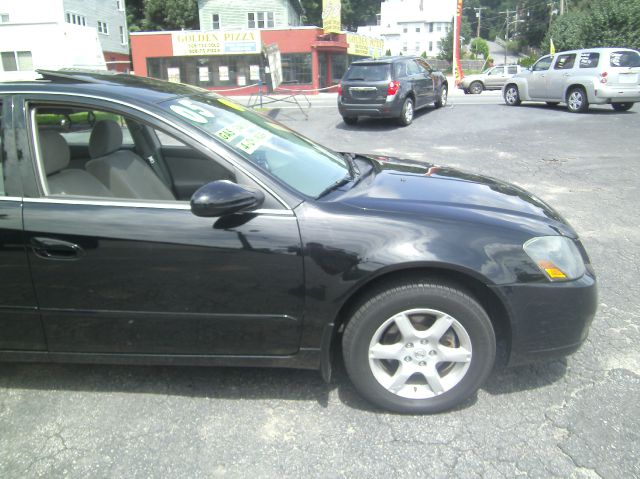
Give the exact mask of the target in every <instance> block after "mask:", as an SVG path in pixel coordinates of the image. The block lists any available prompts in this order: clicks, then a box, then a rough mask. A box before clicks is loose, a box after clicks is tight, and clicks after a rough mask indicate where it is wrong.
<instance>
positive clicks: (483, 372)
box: [342, 280, 496, 414]
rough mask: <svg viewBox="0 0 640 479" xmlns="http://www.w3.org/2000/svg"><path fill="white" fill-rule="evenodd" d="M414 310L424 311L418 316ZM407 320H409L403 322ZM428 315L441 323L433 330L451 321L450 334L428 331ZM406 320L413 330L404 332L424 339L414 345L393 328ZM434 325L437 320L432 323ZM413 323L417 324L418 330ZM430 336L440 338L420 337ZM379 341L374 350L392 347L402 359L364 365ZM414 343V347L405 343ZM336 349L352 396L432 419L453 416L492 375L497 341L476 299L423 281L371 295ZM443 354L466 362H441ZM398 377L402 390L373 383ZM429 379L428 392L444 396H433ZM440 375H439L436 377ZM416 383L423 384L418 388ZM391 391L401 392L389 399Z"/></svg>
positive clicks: (376, 361) (368, 362) (452, 287)
mask: <svg viewBox="0 0 640 479" xmlns="http://www.w3.org/2000/svg"><path fill="white" fill-rule="evenodd" d="M418 309H422V310H423V311H421V312H420V313H416V312H415V311H416V310H418ZM424 310H428V312H425V311H424ZM408 311H409V312H408ZM406 312H408V314H407V316H403V315H402V314H401V313H406ZM431 313H433V314H436V313H438V314H442V315H443V316H442V317H440V318H439V319H436V320H435V321H436V322H437V321H439V320H440V319H442V318H445V321H448V319H446V318H453V322H452V323H451V326H450V327H449V329H444V328H446V327H448V326H447V324H448V323H447V322H445V323H444V327H443V328H433V329H431V330H430V329H429V328H430V327H431V326H430V325H429V322H428V321H429V314H431ZM411 315H414V316H413V317H412V316H411ZM447 315H448V316H447ZM405 317H406V318H410V319H409V321H410V324H411V326H412V328H413V327H414V326H415V328H413V329H411V328H409V331H414V332H417V334H421V335H423V336H422V337H423V339H420V337H418V336H416V337H415V338H417V339H415V338H414V339H411V338H412V336H411V335H410V334H408V335H406V336H405V335H403V334H402V333H400V329H399V327H398V326H397V323H396V322H395V321H396V320H397V318H401V319H400V320H399V321H402V318H405ZM434 317H435V318H438V316H437V315H436V316H434ZM390 321H391V323H389V322H390ZM419 321H422V322H423V323H422V325H421V323H420V322H419ZM389 324H390V325H389ZM403 324H406V323H403ZM433 324H435V322H434V323H433ZM433 324H431V325H433ZM441 324H442V323H441ZM385 328H386V329H385ZM393 328H395V335H396V336H395V339H396V341H393V338H391V342H389V338H388V335H389V334H394V333H393ZM420 328H422V330H420ZM436 329H439V330H441V331H444V333H439V332H438V333H432V335H431V336H428V337H429V339H424V335H429V331H435V330H436ZM380 331H383V333H380ZM381 334H382V335H381ZM465 334H466V337H465ZM378 337H380V338H381V339H380V342H379V343H376V344H375V345H374V347H380V348H384V347H385V346H387V345H391V346H392V348H393V346H395V345H396V344H397V345H398V346H397V347H396V348H394V353H393V354H394V355H395V354H399V356H400V357H401V358H404V359H389V360H387V359H370V358H369V356H370V354H374V349H373V348H371V345H372V343H373V342H375V341H378V339H377V338H378ZM445 337H446V338H445ZM456 338H457V341H458V347H455V348H454V347H452V345H454V346H455V344H456ZM445 339H446V341H449V342H448V344H449V346H448V347H447V343H442V341H444V340H445ZM383 340H384V343H383V342H382V341H383ZM412 340H413V341H415V345H414V344H412V343H405V342H406V341H412ZM463 345H467V346H466V347H467V348H468V349H459V348H461V347H463ZM398 348H400V349H398ZM407 348H411V349H407ZM419 348H420V349H419ZM441 348H444V349H442V350H441ZM342 349H343V356H344V362H345V366H346V369H347V373H348V374H349V377H350V378H351V381H352V382H353V384H354V386H355V387H356V389H357V390H358V392H360V394H361V395H362V396H363V397H365V398H366V399H367V400H369V401H370V402H372V403H374V404H376V405H378V406H380V407H382V408H384V409H388V410H391V411H395V412H400V413H411V414H417V413H418V414H419V413H427V414H430V413H437V412H442V411H445V410H448V409H451V408H453V407H455V406H456V405H458V404H460V403H461V402H463V401H465V400H466V399H468V398H469V397H471V396H472V395H473V394H474V393H475V392H476V391H477V390H478V388H479V387H480V386H481V385H482V383H483V382H484V380H485V379H486V378H487V376H488V375H489V373H490V372H491V370H492V368H493V363H494V360H495V354H496V340H495V334H494V331H493V327H492V324H491V321H490V319H489V317H488V316H487V313H486V312H485V311H484V309H483V308H482V306H480V304H479V303H478V302H477V301H476V300H475V298H473V297H472V296H471V295H470V294H468V293H467V292H465V291H464V290H462V289H459V288H457V287H455V286H452V285H449V284H446V283H443V282H440V281H437V280H423V281H416V282H411V283H406V284H397V285H395V286H389V287H388V288H387V289H384V290H378V291H377V292H375V293H374V294H372V295H371V296H370V297H369V298H368V299H367V300H365V301H364V302H363V304H362V305H361V306H360V307H359V308H358V309H357V311H356V312H355V314H354V315H353V316H352V318H351V320H350V321H349V322H348V323H347V326H346V328H345V331H344V335H343V338H342ZM398 351H399V352H398ZM442 351H445V353H446V351H449V352H451V351H456V354H464V353H466V352H468V353H469V354H468V357H465V358H464V359H460V360H455V361H453V362H446V361H443V360H442V359H441V352H442ZM405 354H407V356H405ZM409 354H412V355H413V356H409ZM443 354H444V353H443ZM408 358H409V359H408ZM393 365H395V367H396V368H397V369H396V370H395V372H394V371H393V370H390V371H386V370H385V368H387V367H390V368H393ZM429 367H431V368H432V369H429ZM436 367H437V368H438V369H437V370H436V369H435V368H436ZM404 368H407V369H406V370H405V369H404ZM414 368H425V369H420V371H422V373H420V372H416V373H414V372H412V371H413V370H414ZM465 368H466V369H465ZM401 369H402V370H403V371H406V376H403V375H402V374H400V376H402V377H403V378H404V377H408V379H403V380H404V382H402V381H401V383H402V384H401V385H400V386H393V385H391V386H390V387H389V389H388V388H387V387H385V386H383V384H382V382H380V381H379V380H378V379H376V377H383V379H385V378H387V379H391V380H392V379H393V378H395V377H396V376H393V375H394V374H396V373H398V372H399V371H400V370H401ZM428 371H436V374H437V379H435V381H436V382H435V383H434V384H436V385H440V386H444V385H447V389H444V387H443V388H442V389H443V390H442V391H441V392H440V393H438V394H435V391H436V388H434V387H433V386H432V385H431V384H432V383H431V382H430V380H428V379H427V376H425V374H426V373H427V372H428ZM443 372H444V375H443V376H441V374H442V373H443ZM387 373H388V374H387ZM454 373H455V374H454ZM450 374H451V376H450ZM376 375H378V376H376ZM385 375H387V376H385ZM445 377H446V378H447V381H445V382H444V383H440V382H439V380H440V379H442V378H445ZM421 380H422V382H423V383H424V384H420V381H421ZM397 387H400V388H401V389H400V391H398V392H397V393H396V392H392V391H390V389H394V388H397ZM414 391H415V393H414ZM407 393H408V394H409V396H410V395H416V394H417V397H415V398H413V397H407ZM423 395H424V397H422V396H423Z"/></svg>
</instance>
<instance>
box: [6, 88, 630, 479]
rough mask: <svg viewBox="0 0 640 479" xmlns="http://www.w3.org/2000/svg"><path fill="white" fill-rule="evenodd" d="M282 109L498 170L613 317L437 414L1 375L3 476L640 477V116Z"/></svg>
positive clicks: (323, 389) (237, 387)
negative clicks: (576, 237) (528, 196)
mask: <svg viewBox="0 0 640 479" xmlns="http://www.w3.org/2000/svg"><path fill="white" fill-rule="evenodd" d="M314 105H315V106H314V107H313V108H311V110H310V112H309V118H308V119H305V118H304V116H303V115H301V114H300V112H299V111H297V110H295V109H285V108H283V109H279V110H274V111H273V112H272V114H273V115H274V116H275V117H276V118H278V119H280V120H281V121H283V122H284V123H286V124H287V125H289V126H291V127H293V128H295V129H297V130H298V131H300V132H302V133H303V134H305V135H307V136H309V137H311V138H312V139H314V140H317V141H320V142H321V143H324V144H326V145H327V146H329V147H331V148H333V149H336V150H342V151H345V150H346V151H355V152H371V153H378V154H385V155H395V156H400V157H408V158H411V159H416V160H420V161H425V162H429V163H436V164H439V165H449V166H455V167H459V168H462V169H465V170H469V171H471V172H475V173H482V174H486V175H490V176H494V177H497V178H500V179H503V180H506V181H510V182H513V183H516V184H518V185H520V186H523V187H525V188H527V189H529V190H530V191H532V192H533V193H535V194H536V195H538V196H540V197H541V198H543V199H544V200H546V201H547V202H549V203H550V204H551V205H553V206H554V207H555V208H556V209H558V210H559V211H560V213H561V214H563V215H564V216H565V218H567V219H568V220H569V222H570V223H571V224H572V225H573V226H574V227H575V229H576V230H577V231H578V232H579V233H580V235H581V237H582V240H583V242H584V244H585V247H586V248H587V250H588V252H589V253H590V255H591V259H592V262H593V264H594V267H595V270H596V272H597V273H598V275H599V281H600V300H599V302H600V305H599V312H598V314H597V316H596V319H595V321H594V323H593V326H592V328H591V332H590V336H589V339H588V340H587V342H586V343H585V344H584V346H583V347H582V349H581V350H580V351H578V352H577V353H576V354H574V355H573V356H571V357H569V358H567V359H566V360H559V361H554V362H551V363H547V364H537V365H532V366H526V367H519V368H515V369H509V370H502V371H496V372H494V373H493V374H492V376H491V377H490V378H489V381H488V382H487V383H486V385H485V386H484V387H483V388H482V389H481V390H480V392H479V394H478V395H477V397H476V398H474V399H473V400H471V401H470V402H468V403H467V404H465V405H463V406H462V407H460V408H458V409H457V410H455V411H453V412H449V413H445V414H440V415H436V416H401V415H395V414H389V413H385V412H380V411H378V410H376V409H374V408H372V407H371V406H369V405H368V404H367V403H365V402H364V401H363V400H362V399H360V397H359V396H358V395H357V394H356V392H355V391H354V390H353V388H352V387H351V385H350V383H349V381H348V379H347V378H346V375H345V374H344V372H343V371H342V369H341V368H338V371H337V374H336V377H335V378H334V380H333V382H332V383H331V384H329V385H327V384H325V383H324V382H323V381H322V380H321V379H320V376H319V374H317V373H315V372H312V371H311V372H310V371H287V370H274V369H264V370H254V369H236V368H229V369H224V368H217V369H216V368H183V367H180V368H177V367H176V368H170V367H135V366H95V365H48V364H10V363H0V477H6V478H22V477H41V476H44V477H61V476H63V477H172V478H181V477H185V478H187V477H188V478H193V477H246V476H249V475H251V476H257V477H301V476H307V477H390V476H395V477H407V476H413V477H517V476H527V477H541V478H547V477H586V478H592V477H611V478H614V477H615V478H621V477H625V478H626V477H640V461H639V459H638V458H640V401H639V398H640V314H639V313H638V311H640V271H639V270H640V268H639V267H638V265H639V264H640V229H638V224H639V223H640V212H639V209H640V208H639V207H640V187H639V185H640V172H639V168H638V164H639V163H640V143H639V141H638V132H640V105H636V106H634V108H633V109H631V110H630V111H629V112H626V113H618V112H614V111H613V110H612V109H611V108H610V107H608V106H602V107H594V108H593V109H592V111H591V112H590V113H589V114H582V115H578V114H571V113H568V112H567V111H566V109H564V108H562V107H556V108H550V107H547V106H544V105H542V104H530V105H524V106H521V107H518V108H511V107H507V106H505V105H504V104H503V103H502V102H501V100H500V97H499V95H498V94H497V93H483V94H482V95H479V96H461V95H452V96H451V98H450V104H449V106H447V107H446V108H443V109H439V110H434V109H431V108H430V109H427V110H425V111H422V112H420V113H418V114H417V116H416V119H415V121H414V123H413V125H411V126H409V127H407V128H401V127H397V126H396V125H395V124H393V123H391V122H387V121H380V120H366V121H362V122H360V123H359V124H358V125H356V126H347V125H345V124H344V123H343V122H342V121H341V118H340V116H339V115H338V113H337V109H336V108H335V106H333V104H332V101H331V100H330V99H329V100H327V101H324V100H323V101H318V102H315V103H314Z"/></svg>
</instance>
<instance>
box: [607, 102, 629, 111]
mask: <svg viewBox="0 0 640 479" xmlns="http://www.w3.org/2000/svg"><path fill="white" fill-rule="evenodd" d="M632 106H633V103H612V104H611V108H613V109H614V110H615V111H627V110H630V109H631V107H632Z"/></svg>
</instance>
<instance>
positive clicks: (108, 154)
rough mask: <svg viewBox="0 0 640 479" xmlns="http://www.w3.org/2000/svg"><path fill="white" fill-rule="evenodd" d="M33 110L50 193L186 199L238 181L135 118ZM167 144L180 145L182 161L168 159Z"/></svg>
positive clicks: (36, 141) (41, 166)
mask: <svg viewBox="0 0 640 479" xmlns="http://www.w3.org/2000/svg"><path fill="white" fill-rule="evenodd" d="M31 111H32V118H33V119H34V124H32V130H33V140H34V146H35V151H36V154H37V158H36V159H37V165H36V166H37V170H38V175H39V178H40V182H41V184H42V189H43V191H44V193H45V194H46V195H49V196H69V195H71V196H83V197H99V198H113V199H116V198H117V199H127V200H155V201H163V202H167V201H187V200H188V199H189V197H190V196H191V194H193V192H194V191H195V190H196V189H198V188H199V187H200V186H202V185H204V184H205V183H208V182H209V181H214V180H217V179H228V180H232V181H234V180H235V178H234V176H233V175H232V174H231V172H229V171H228V170H227V169H226V168H223V167H222V166H221V165H216V167H215V168H211V164H214V165H215V162H214V161H213V160H212V159H211V158H209V157H205V156H204V155H202V154H200V153H199V152H197V151H196V150H195V149H194V148H192V147H189V146H188V145H186V144H184V143H182V142H180V141H179V140H177V139H174V138H173V137H172V136H171V135H169V134H167V133H164V132H156V131H155V130H154V129H153V128H151V127H149V126H147V125H145V124H144V123H142V122H140V121H138V120H136V119H134V118H131V117H128V116H123V115H117V114H114V113H112V112H108V111H100V110H96V109H93V108H84V107H69V106H62V105H60V106H57V105H40V106H33V107H32V109H31ZM164 144H167V145H173V146H177V147H179V149H180V154H179V155H177V158H173V157H172V158H171V159H167V158H164V156H163V149H164V148H163V147H162V146H158V145H164ZM169 160H171V161H172V163H171V164H169ZM174 160H175V161H174ZM190 160H193V161H190Z"/></svg>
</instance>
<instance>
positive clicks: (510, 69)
mask: <svg viewBox="0 0 640 479" xmlns="http://www.w3.org/2000/svg"><path fill="white" fill-rule="evenodd" d="M507 71H508V73H509V75H515V74H516V73H518V67H508V68H507Z"/></svg>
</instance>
